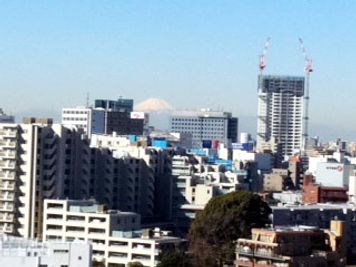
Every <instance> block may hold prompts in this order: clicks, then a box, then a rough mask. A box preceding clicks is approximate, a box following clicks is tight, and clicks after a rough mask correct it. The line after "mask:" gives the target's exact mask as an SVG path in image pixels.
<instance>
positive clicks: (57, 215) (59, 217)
mask: <svg viewBox="0 0 356 267" xmlns="http://www.w3.org/2000/svg"><path fill="white" fill-rule="evenodd" d="M44 206H45V209H44V217H43V224H44V228H43V237H44V239H45V240H46V241H51V240H52V241H53V240H62V241H73V240H76V239H79V240H84V241H87V242H88V241H89V242H91V243H92V245H93V261H94V262H95V266H105V267H118V266H120V267H126V266H128V264H129V263H130V262H136V261H137V262H140V263H141V264H143V266H145V267H154V266H156V264H157V263H158V255H159V253H160V252H161V251H165V250H170V249H175V248H177V247H178V246H180V244H181V243H182V241H183V240H182V239H180V238H176V237H170V236H168V233H167V232H164V231H161V230H160V229H155V230H153V231H151V230H150V231H147V230H146V231H142V229H141V224H140V216H139V215H137V214H136V213H131V212H118V211H113V210H111V211H109V210H106V209H105V207H104V206H103V205H96V204H95V203H94V202H92V201H72V200H46V201H45V205H44Z"/></svg>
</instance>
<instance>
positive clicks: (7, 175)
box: [0, 172, 16, 181]
mask: <svg viewBox="0 0 356 267" xmlns="http://www.w3.org/2000/svg"><path fill="white" fill-rule="evenodd" d="M15 177H16V176H15V173H13V172H0V178H1V179H2V180H11V181H13V180H15Z"/></svg>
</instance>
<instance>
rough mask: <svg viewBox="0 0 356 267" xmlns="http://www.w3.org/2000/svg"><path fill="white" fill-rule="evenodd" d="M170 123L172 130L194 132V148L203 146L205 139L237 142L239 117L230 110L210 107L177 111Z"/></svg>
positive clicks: (207, 140)
mask: <svg viewBox="0 0 356 267" xmlns="http://www.w3.org/2000/svg"><path fill="white" fill-rule="evenodd" d="M170 124H171V131H172V132H177V133H191V134H192V147H193V148H202V147H203V146H204V145H203V141H206V142H213V141H217V142H220V143H224V144H225V145H228V144H229V143H231V142H237V131H238V119H237V118H236V117H232V115H231V113H229V112H222V111H212V110H210V109H202V110H200V111H188V110H181V111H175V112H173V114H172V116H171V122H170Z"/></svg>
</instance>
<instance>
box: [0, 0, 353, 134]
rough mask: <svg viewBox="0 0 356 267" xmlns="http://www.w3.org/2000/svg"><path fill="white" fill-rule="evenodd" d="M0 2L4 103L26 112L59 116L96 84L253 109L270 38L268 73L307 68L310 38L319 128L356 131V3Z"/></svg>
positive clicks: (183, 101) (108, 94)
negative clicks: (355, 109) (355, 108)
mask: <svg viewBox="0 0 356 267" xmlns="http://www.w3.org/2000/svg"><path fill="white" fill-rule="evenodd" d="M0 3H1V8H0V16H1V22H2V23H1V26H0V33H1V39H0V55H1V60H0V71H1V73H2V79H0V99H1V100H2V101H0V107H2V108H3V109H4V110H5V112H8V113H11V114H15V115H16V116H17V117H18V119H21V118H19V117H21V116H22V115H26V116H29V115H32V114H34V115H36V114H40V115H42V114H43V115H42V116H48V117H56V116H57V117H58V116H59V115H60V111H61V108H63V107H72V106H77V105H84V104H85V102H86V95H87V93H89V94H90V98H91V99H95V98H107V99H116V98H118V97H119V96H123V97H126V98H133V99H134V100H135V102H136V103H138V102H141V101H143V100H145V99H147V98H150V97H156V98H162V99H165V100H166V101H167V102H168V103H170V104H171V105H172V106H174V107H176V108H200V107H211V108H214V109H216V108H223V109H224V110H226V111H230V112H232V113H233V114H234V115H235V116H237V117H240V118H253V117H255V116H256V113H257V75H258V56H259V55H260V54H261V52H262V50H263V46H264V43H265V40H266V38H267V37H268V36H269V37H271V45H270V48H269V51H268V54H267V68H266V71H265V74H280V75H293V76H303V68H304V57H303V54H302V51H301V48H300V45H299V43H298V38H299V37H302V38H303V39H304V44H305V47H306V49H307V52H308V54H309V56H310V57H311V58H312V59H313V62H314V66H315V73H313V74H312V77H311V86H310V96H311V100H310V114H309V117H310V124H311V127H310V136H314V135H319V136H321V137H322V138H323V139H332V138H335V137H342V138H345V139H347V140H356V123H355V122H356V119H355V118H354V117H353V116H352V110H351V108H352V92H354V91H355V89H356V82H355V80H356V78H355V76H354V73H353V68H352V66H353V63H354V62H356V53H355V52H354V47H356V37H355V36H353V34H352V33H353V32H354V29H355V26H356V17H355V16H354V10H356V2H351V1H337V2H336V1H331V0H329V1H323V2H322V4H320V3H319V2H317V1H314V2H313V1H307V0H301V1H288V2H287V1H286V2H281V1H268V2H267V1H257V0H256V1H229V0H219V1H209V0H204V1H202V0H197V1H188V0H180V1H178V0H177V1H174V0H172V1H158V0H156V1H155V0H153V1H137V0H136V1H135V0H133V1H100V2H93V1H80V2H77V1H74V2H67V1H56V2H37V1H29V2H23V1H16V0H15V1H1V2H0ZM350 96H351V97H350ZM31 113H32V114H31ZM47 114H48V115H47ZM51 114H52V115H51ZM56 114H57V115H56ZM243 120H245V119H243ZM246 121H247V122H246V123H245V122H242V125H240V129H241V130H244V129H243V128H246V129H250V130H246V131H252V132H251V133H252V134H255V132H253V129H255V126H253V125H256V121H251V122H250V121H249V120H248V119H246Z"/></svg>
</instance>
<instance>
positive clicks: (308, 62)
mask: <svg viewBox="0 0 356 267" xmlns="http://www.w3.org/2000/svg"><path fill="white" fill-rule="evenodd" d="M299 43H300V47H301V49H302V52H303V55H304V61H305V66H304V72H305V83H306V84H305V92H304V112H303V126H304V127H303V140H302V142H303V144H302V152H303V154H304V155H305V153H306V149H307V145H308V137H309V136H308V126H309V125H308V124H309V82H310V74H311V73H312V72H313V70H314V69H313V61H312V59H311V58H309V56H308V54H307V50H306V49H305V47H304V42H303V39H302V38H299Z"/></svg>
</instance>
